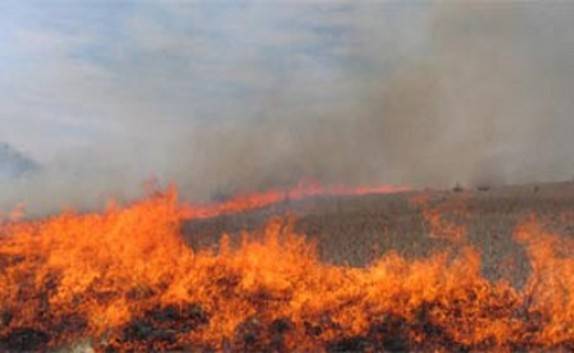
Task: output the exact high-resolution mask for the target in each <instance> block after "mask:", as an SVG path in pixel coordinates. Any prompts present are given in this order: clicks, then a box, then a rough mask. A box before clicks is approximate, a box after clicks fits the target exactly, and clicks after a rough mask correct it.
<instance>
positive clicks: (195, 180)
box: [0, 0, 574, 209]
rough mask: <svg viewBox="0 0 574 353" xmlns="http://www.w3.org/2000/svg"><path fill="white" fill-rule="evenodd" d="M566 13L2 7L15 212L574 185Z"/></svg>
mask: <svg viewBox="0 0 574 353" xmlns="http://www.w3.org/2000/svg"><path fill="white" fill-rule="evenodd" d="M573 18H574V2H568V1H538V2H537V1H506V0H499V1H495V0H484V1H478V0H476V1H475V0H462V1H443V0H436V1H407V0H405V1H383V0H380V1H376V0H369V1H367V0H332V1H329V0H299V1H297V0H205V1H192V0H187V1H168V0H156V1H121V0H120V1H117V0H114V1H111V0H110V1H108V0H99V1H98V0H88V1H80V0H73V1H72V0H66V1H63V0H26V1H23V0H2V1H0V91H1V92H2V95H0V123H1V124H0V142H7V143H9V144H11V145H12V146H14V147H15V148H17V149H18V150H20V151H22V152H23V153H24V154H26V155H28V156H30V157H31V158H33V159H34V160H36V161H38V162H39V163H40V164H41V165H42V166H43V169H41V170H42V171H41V172H36V174H35V175H34V176H29V177H27V178H21V179H19V180H16V181H14V183H10V184H8V183H6V182H4V184H2V183H0V197H1V198H0V208H1V207H3V206H5V205H8V206H10V205H13V204H14V203H16V202H17V201H22V200H23V201H24V202H26V203H28V204H41V205H42V207H44V208H46V209H52V208H53V207H57V206H61V205H78V204H79V205H84V204H88V205H91V204H93V201H94V200H99V199H101V198H102V195H107V196H110V195H112V196H118V195H120V196H126V197H133V195H136V194H137V193H138V192H139V191H141V181H143V180H145V179H147V178H150V177H152V176H155V177H158V178H159V179H160V180H161V181H162V182H167V181H173V182H175V183H177V184H178V185H180V187H181V188H182V190H183V192H184V193H186V194H187V195H189V196H192V197H199V198H209V197H211V196H212V195H213V194H214V193H220V192H222V193H227V194H229V193H233V192H237V191H250V190H258V189H264V188H267V187H272V186H277V185H279V186H284V185H289V184H293V183H295V182H296V181H297V180H300V179H301V178H306V177H309V178H313V179H315V180H319V181H321V182H324V183H327V184H340V183H346V184H380V183H398V184H407V185H413V186H421V187H422V186H441V187H449V186H452V185H453V184H454V183H455V182H461V183H463V184H466V185H474V184H477V183H496V184H498V183H523V182H531V181H550V180H564V179H569V178H571V177H572V176H573V175H574V154H573V153H571V152H572V151H573V150H574V139H573V138H572V136H574V118H573V115H574V114H573V113H574V99H572V92H574V21H572V19H573Z"/></svg>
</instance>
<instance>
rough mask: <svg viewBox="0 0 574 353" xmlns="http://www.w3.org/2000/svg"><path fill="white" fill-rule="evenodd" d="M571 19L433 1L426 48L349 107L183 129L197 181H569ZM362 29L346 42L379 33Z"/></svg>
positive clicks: (378, 57)
mask: <svg viewBox="0 0 574 353" xmlns="http://www.w3.org/2000/svg"><path fill="white" fill-rule="evenodd" d="M573 14H574V6H569V5H564V4H554V5H553V4H539V3H535V4H533V3H528V4H519V3H516V2H513V3H490V2H487V3H476V2H464V3H461V4H453V3H451V2H445V3H438V4H437V5H435V6H434V7H433V9H432V16H431V18H430V21H429V33H428V35H427V36H424V40H425V41H426V42H425V44H426V46H427V47H426V48H425V49H423V50H421V51H420V52H419V53H418V55H413V56H411V57H405V58H402V60H401V61H400V63H399V64H398V65H396V66H395V67H393V70H392V72H391V73H390V74H388V73H384V72H381V73H380V77H375V78H374V79H369V80H367V79H365V81H366V82H363V83H361V82H357V84H356V86H355V87H356V89H355V91H354V92H352V94H353V95H354V96H355V99H354V100H353V102H352V104H348V105H344V104H338V103H337V102H334V103H333V105H332V106H331V107H329V108H328V109H326V111H322V112H320V113H319V114H316V115H312V114H309V113H308V112H307V113H306V112H303V113H302V115H299V116H298V115H297V109H294V108H291V109H288V111H287V112H284V111H277V110H273V109H270V110H269V111H268V112H267V114H266V116H269V117H275V119H273V118H270V119H267V120H263V121H257V122H255V123H251V124H235V125H232V126H228V127H226V128H223V129H221V127H219V126H217V127H214V131H210V132H205V133H204V134H203V135H202V136H195V137H194V138H193V141H195V144H192V145H193V146H194V147H193V150H201V151H202V154H201V157H202V158H201V160H200V161H199V163H198V164H197V165H199V166H201V168H200V169H201V173H202V174H201V176H199V177H198V178H197V179H199V180H205V179H207V180H210V181H213V182H214V185H217V186H218V187H227V188H230V189H239V190H242V189H253V188H258V187H268V186H272V185H275V184H280V185H284V184H288V183H295V182H296V181H297V180H299V179H301V178H313V179H316V180H320V181H322V182H324V183H327V184H329V183H348V184H357V183H384V182H389V183H398V184H406V185H415V186H437V187H450V186H452V185H454V184H455V183H457V182H459V183H462V184H464V185H468V186H476V185H481V184H489V185H500V184H506V183H526V182H537V181H556V180H565V179H570V178H571V177H572V175H574V169H573V168H574V156H573V155H572V154H571V153H569V152H568V151H570V150H571V148H572V147H573V146H572V142H571V133H572V132H574V119H572V118H571V114H572V112H573V111H574V110H573V108H574V106H573V103H572V100H571V99H570V98H569V95H570V93H569V92H572V89H573V88H574V87H572V86H573V84H574V75H573V74H574V72H573V68H574V67H573V66H572V64H571V62H572V61H571V59H573V57H572V56H573V55H574V51H573V49H574V25H572V24H571V23H570V22H571V21H570V20H569V18H571V17H570V16H571V15H573ZM356 15H357V14H356ZM358 15H365V14H361V13H359V14H358ZM356 21H357V23H358V24H357V26H358V27H361V23H364V22H365V18H364V17H361V16H358V17H357V18H356ZM403 25H404V26H407V24H403ZM369 29H370V30H369V31H367V30H363V31H357V32H356V33H355V35H357V36H362V37H360V38H355V39H356V40H357V42H361V43H377V39H378V37H380V36H384V35H386V34H385V33H380V32H378V31H374V30H372V29H373V28H369ZM374 29H377V28H376V27H375V28H374ZM418 35H419V36H421V34H418ZM395 45H397V46H399V47H400V43H395ZM358 50H361V53H360V54H361V55H363V56H367V58H368V61H369V62H370V63H381V62H383V61H384V60H385V59H386V58H388V56H389V55H388V53H387V51H388V50H389V47H388V46H386V47H385V46H382V47H381V48H376V47H375V48H373V47H372V46H371V47H363V48H358ZM363 79H364V78H363ZM284 84H289V83H284ZM296 89H297V87H295V88H294V89H292V90H291V91H289V93H292V94H297V93H296ZM329 89H333V90H336V89H337V88H336V87H333V88H329ZM268 100H269V101H271V102H275V103H276V99H273V97H267V98H266V97H263V101H268ZM278 106H281V105H280V104H278ZM286 113H287V114H289V113H292V114H293V116H286Z"/></svg>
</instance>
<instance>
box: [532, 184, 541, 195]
mask: <svg viewBox="0 0 574 353" xmlns="http://www.w3.org/2000/svg"><path fill="white" fill-rule="evenodd" d="M532 190H533V191H534V192H535V193H537V192H538V191H540V186H538V185H535V186H534V188H533V189H532Z"/></svg>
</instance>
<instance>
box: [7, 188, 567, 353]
mask: <svg viewBox="0 0 574 353" xmlns="http://www.w3.org/2000/svg"><path fill="white" fill-rule="evenodd" d="M213 209H217V208H215V207H214V208H213ZM230 209H231V208H226V207H223V208H219V209H218V210H219V211H221V212H227V211H228V210H230ZM209 212H212V211H209ZM209 212H208V213H209ZM200 214H201V213H200ZM205 214H206V213H203V214H201V215H205ZM189 215H190V213H189V208H188V207H187V206H181V205H180V204H179V203H178V202H177V197H176V193H175V191H174V190H169V191H167V192H166V193H163V194H157V195H154V196H152V197H149V198H147V199H144V200H142V201H139V202H137V203H134V204H132V205H130V206H127V207H119V206H110V208H109V209H107V210H106V211H104V212H102V213H89V214H75V213H70V212H68V213H63V214H61V215H58V216H54V217H50V218H46V219H42V220H29V221H8V222H5V223H4V224H3V225H2V227H1V230H0V232H1V233H0V234H1V237H0V263H1V264H2V266H1V267H0V308H1V315H0V349H1V350H3V351H17V352H20V351H46V350H50V349H57V348H59V347H64V346H69V345H73V344H75V343H77V342H85V341H86V340H89V341H90V342H91V344H92V346H93V348H94V349H95V350H96V351H98V352H144V351H189V352H198V351H199V352H213V351H216V352H328V353H342V352H382V351H388V352H405V351H420V352H461V351H492V352H500V351H505V352H512V351H517V350H518V351H529V350H534V351H536V350H539V351H549V350H550V351H553V350H554V351H559V350H561V349H570V348H571V347H573V346H574V331H572V329H571V328H572V327H574V300H572V292H573V291H574V282H573V280H572V278H574V276H573V275H574V261H572V260H571V259H569V258H568V257H566V256H564V254H562V253H560V251H561V249H563V248H564V247H565V246H569V244H570V243H565V242H566V240H561V238H559V237H557V236H555V235H553V234H548V233H547V232H546V231H545V230H544V229H543V227H542V226H540V225H539V224H538V222H537V221H536V219H535V218H533V217H532V218H529V219H527V220H526V221H525V222H524V223H523V224H521V225H520V226H519V227H518V228H517V229H516V232H515V237H516V240H517V241H518V242H519V243H520V244H522V245H524V247H525V249H526V251H527V253H528V256H529V259H530V262H531V267H532V269H533V271H532V273H531V275H530V278H529V279H528V281H527V285H525V286H524V287H523V288H522V289H515V288H514V287H512V286H511V285H510V284H509V283H507V282H505V281H489V280H487V279H486V278H484V277H483V276H482V275H481V271H480V254H479V253H478V251H477V250H475V249H473V248H471V247H470V246H468V245H465V243H464V242H462V243H461V244H460V249H461V251H460V253H456V254H453V253H450V252H448V251H444V252H439V253H436V254H434V255H432V256H430V257H428V258H424V259H418V260H409V259H406V258H403V257H401V256H399V255H398V254H397V253H393V252H390V253H387V254H385V255H384V256H382V257H381V258H380V259H378V260H377V261H375V262H374V263H372V264H371V265H369V266H367V267H364V268H359V267H348V266H337V265H332V264H328V263H324V262H322V261H321V260H320V259H319V257H318V256H317V253H316V250H315V246H314V244H313V243H312V242H310V241H308V240H306V238H305V236H304V235H302V234H298V233H297V232H296V231H295V230H294V227H293V224H292V222H291V221H289V220H283V219H279V218H278V219H271V220H269V221H268V223H267V225H266V227H264V229H261V230H259V231H256V232H253V233H250V234H248V233H245V234H243V241H242V242H241V244H240V245H239V246H236V247H235V246H231V245H230V242H229V239H228V237H226V236H223V237H222V239H221V244H220V249H219V251H218V252H214V251H212V250H199V251H193V250H191V249H190V248H189V247H188V246H187V245H186V244H185V242H184V241H183V238H182V236H181V234H180V224H181V221H182V220H183V219H185V218H187V217H189ZM427 215H430V216H432V217H431V218H430V219H429V222H430V223H431V226H432V228H433V232H435V229H434V228H436V227H438V226H439V225H441V224H447V223H445V222H438V221H437V222H434V223H433V222H432V220H434V219H436V217H438V215H436V214H435V213H434V211H433V212H430V213H428V214H427ZM447 225H448V224H447ZM450 229H451V228H449V230H448V231H447V234H450V233H449V232H450ZM456 229H458V228H456ZM437 232H438V231H437ZM461 232H462V231H461ZM456 233H457V234H459V233H458V231H457V232H456ZM461 234H464V232H462V233H461ZM454 239H455V240H456V241H457V242H461V241H463V240H464V236H460V237H455V238H454Z"/></svg>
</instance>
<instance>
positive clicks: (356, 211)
mask: <svg viewBox="0 0 574 353" xmlns="http://www.w3.org/2000/svg"><path fill="white" fill-rule="evenodd" d="M420 195H425V196H426V197H427V198H428V201H427V202H426V204H425V206H424V207H425V208H426V209H437V210H442V213H443V214H445V218H446V219H449V220H450V221H451V222H452V223H454V224H466V225H467V229H468V233H467V237H466V241H465V242H464V243H463V244H470V245H472V246H474V247H476V248H477V249H479V250H480V251H481V254H482V266H483V267H482V270H483V273H484V275H485V276H487V277H488V278H490V279H493V280H495V279H499V278H506V279H509V280H510V281H511V282H512V283H513V284H514V285H515V286H517V287H520V286H521V285H522V284H523V282H524V280H525V279H526V277H527V276H528V273H529V266H528V261H526V258H525V253H524V249H523V248H522V247H521V246H519V245H518V244H516V243H515V241H514V240H513V237H512V234H513V231H514V229H515V227H516V225H517V224H518V222H520V221H522V220H524V219H526V218H527V217H528V216H529V215H531V214H536V215H538V216H539V217H540V219H544V222H545V224H546V226H547V227H549V228H551V229H552V230H553V231H556V232H559V233H560V234H563V235H564V236H573V235H574V217H568V218H567V220H566V221H565V220H564V219H562V218H561V217H560V215H564V214H567V213H572V214H574V182H564V183H552V184H531V185H521V186H504V187H497V188H490V189H488V190H474V189H473V190H470V189H469V190H462V191H461V190H424V191H413V192H408V193H402V194H389V195H364V196H344V197H341V196H339V197H316V198H312V199H306V200H303V201H296V202H294V201H291V202H289V201H286V202H283V203H280V204H276V205H272V206H270V207H267V208H264V209H259V210H254V211H250V212H246V213H242V214H235V215H226V216H220V217H217V218H212V219H206V220H196V221H190V222H187V223H186V224H185V225H184V234H186V240H187V241H188V243H189V244H190V246H192V247H193V248H194V249H201V248H206V247H214V248H216V247H217V243H218V240H219V238H220V236H221V234H222V233H227V234H229V235H230V236H231V238H232V240H234V239H235V240H237V239H238V238H239V236H238V234H239V233H240V232H241V230H255V229H258V228H260V227H261V226H262V225H264V224H265V222H266V221H267V220H268V219H269V217H272V216H281V215H291V216H292V217H293V218H294V219H295V228H296V230H297V231H299V232H301V233H304V234H306V235H307V236H308V237H309V238H310V239H315V240H316V241H317V243H318V250H319V254H320V256H321V258H322V259H323V260H324V261H327V262H331V263H335V264H347V265H351V266H364V265H365V264H368V263H369V262H370V261H372V260H373V259H375V258H377V257H379V256H381V255H383V254H384V253H386V252H388V251H390V250H395V251H397V252H399V253H400V254H401V255H403V256H405V257H407V258H417V257H423V256H428V255H429V254H431V253H432V252H435V251H437V250H439V249H453V250H456V249H457V248H460V246H461V244H460V243H455V242H453V241H450V240H449V239H445V238H440V237H438V238H437V237H431V236H429V234H430V233H431V230H430V229H429V225H428V223H427V222H425V220H424V218H423V216H422V211H421V210H422V208H421V207H420V205H416V204H414V203H413V202H412V200H413V198H416V197H418V196H420ZM461 211H462V214H461ZM508 264H512V266H508ZM509 268H512V270H511V271H510V270H508V269H509Z"/></svg>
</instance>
